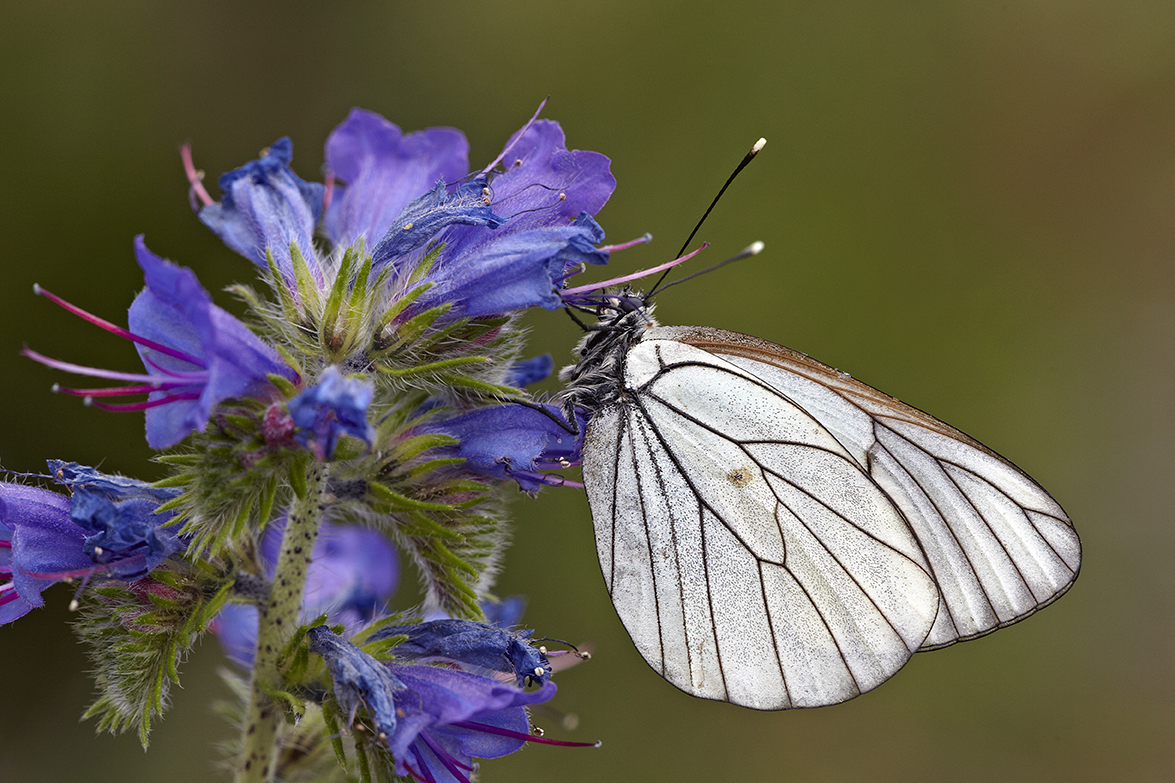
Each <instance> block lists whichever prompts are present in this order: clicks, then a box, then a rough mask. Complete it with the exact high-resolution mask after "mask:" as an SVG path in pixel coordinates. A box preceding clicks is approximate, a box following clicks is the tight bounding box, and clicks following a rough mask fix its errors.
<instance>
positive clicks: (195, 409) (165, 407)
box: [23, 235, 298, 449]
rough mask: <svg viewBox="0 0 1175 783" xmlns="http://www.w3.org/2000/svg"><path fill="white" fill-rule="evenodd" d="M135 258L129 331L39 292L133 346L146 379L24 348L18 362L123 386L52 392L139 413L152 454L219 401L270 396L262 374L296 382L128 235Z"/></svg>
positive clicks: (203, 294)
mask: <svg viewBox="0 0 1175 783" xmlns="http://www.w3.org/2000/svg"><path fill="white" fill-rule="evenodd" d="M135 256H136V258H137V259H138V262H139V266H140V267H142V269H143V274H144V277H145V279H146V282H147V287H146V288H145V289H144V290H143V291H142V293H140V294H139V295H138V296H137V297H135V301H134V302H133V303H132V304H131V307H130V312H129V315H128V325H129V327H130V329H129V330H126V329H120V328H119V327H117V326H115V325H114V324H111V323H109V322H107V321H104V320H102V319H100V318H97V317H96V316H93V315H90V314H89V313H87V312H85V311H83V310H80V309H79V308H76V307H74V306H73V305H70V304H68V303H66V302H64V301H63V300H61V299H59V298H57V297H55V296H53V295H52V294H50V293H49V292H47V291H44V290H41V291H40V292H41V293H42V294H44V295H45V296H48V297H49V298H50V299H52V300H53V301H55V302H57V303H58V304H60V305H62V306H63V307H65V308H66V309H69V310H70V311H71V312H74V313H75V314H77V315H80V316H82V317H83V318H85V319H86V320H88V321H91V322H92V323H95V324H97V325H98V326H101V327H102V328H104V329H106V330H107V331H110V332H113V333H115V334H118V335H119V336H121V337H125V338H127V339H129V340H131V341H133V342H134V343H135V344H136V345H135V347H136V349H137V350H138V352H139V357H140V358H141V359H142V360H143V366H144V367H145V368H146V370H147V372H146V374H144V375H136V374H131V373H119V372H113V371H109V370H101V369H97V368H93V367H83V366H80V365H76V364H71V363H68V362H62V361H58V360H56V359H50V358H48V357H45V356H42V355H41V354H39V353H36V352H35V351H32V350H30V349H28V348H26V349H25V350H24V351H23V353H24V355H25V356H28V357H30V358H32V359H34V360H36V361H38V362H41V363H42V364H45V365H47V366H49V367H53V368H56V369H60V370H65V371H67V372H72V373H77V374H79V375H87V376H90V377H96V378H107V379H111V380H119V381H127V382H128V383H129V384H130V385H127V386H120V387H113V388H105V389H64V388H58V391H61V392H64V393H66V394H73V395H77V396H84V397H86V398H87V400H88V401H89V402H91V403H92V404H93V405H94V407H97V408H102V409H104V410H120V411H128V410H143V411H146V419H147V443H148V444H150V445H151V447H152V448H157V449H159V448H166V447H168V446H173V445H175V444H176V443H179V442H180V441H181V440H183V439H184V438H185V437H187V436H188V435H189V434H190V433H192V432H197V431H203V429H204V427H205V426H206V425H207V424H208V420H209V418H210V417H211V415H212V411H213V409H215V408H216V406H217V405H218V404H219V403H221V402H223V401H224V400H227V399H231V398H235V397H247V398H254V399H267V398H268V397H269V396H270V395H271V394H272V393H273V385H272V383H271V382H270V380H269V375H270V374H275V375H280V376H282V377H284V378H287V379H289V380H291V381H294V380H296V379H297V378H298V374H297V373H296V372H295V371H294V370H293V369H292V368H291V367H290V366H289V365H288V364H286V362H284V361H283V360H282V358H281V356H280V355H278V353H277V351H275V350H273V349H272V348H270V347H269V346H268V345H266V344H265V343H263V342H262V341H261V340H260V339H259V338H258V337H257V336H256V335H255V334H253V332H251V331H250V330H249V328H248V327H247V326H245V325H244V324H243V323H241V322H240V321H238V320H237V319H236V318H234V317H233V316H231V315H229V314H228V313H227V312H225V311H224V310H222V309H220V308H219V307H217V306H216V305H214V304H212V298H211V297H210V296H209V295H208V292H207V291H205V290H204V288H203V287H202V286H201V285H200V282H199V280H197V279H196V275H195V274H194V273H193V272H192V271H191V270H190V269H185V268H183V267H178V266H175V265H174V264H171V263H169V262H167V261H165V260H163V259H162V258H160V257H159V256H157V255H155V254H154V253H152V252H151V251H150V250H148V249H147V245H146V244H145V243H144V242H143V237H142V236H141V235H140V236H138V237H135ZM144 393H145V394H147V399H146V401H143V402H137V403H105V402H98V401H95V400H96V399H104V398H108V397H122V396H128V395H133V394H144Z"/></svg>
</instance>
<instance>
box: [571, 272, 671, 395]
mask: <svg viewBox="0 0 1175 783" xmlns="http://www.w3.org/2000/svg"><path fill="white" fill-rule="evenodd" d="M592 304H593V309H594V311H595V314H596V318H597V322H596V323H595V324H593V325H591V326H587V327H586V329H587V333H586V334H585V335H584V336H583V339H581V340H580V341H579V345H577V346H576V348H575V358H576V363H575V364H570V365H568V366H566V367H564V368H563V369H562V370H561V371H560V373H559V379H560V380H561V381H563V382H565V383H566V384H567V388H566V389H565V390H564V391H563V392H562V394H561V395H560V397H561V398H562V400H563V405H564V408H565V409H567V410H568V411H570V410H572V409H574V408H575V407H581V408H585V409H587V411H588V412H589V413H591V412H594V411H596V410H599V409H600V408H601V407H603V406H605V405H608V404H610V403H611V402H613V401H614V400H615V399H616V397H617V395H618V394H619V392H620V387H621V379H622V377H623V374H624V357H625V355H627V353H628V350H629V349H630V348H631V347H632V346H633V344H635V343H637V342H639V341H640V339H641V337H642V336H643V335H644V333H645V332H646V331H648V330H649V329H652V328H653V327H655V326H657V321H656V320H655V319H654V318H653V303H652V302H650V301H649V300H648V298H647V297H646V296H644V295H643V294H641V293H640V292H639V291H634V290H633V289H631V288H628V287H625V288H623V289H621V290H619V291H617V292H615V293H605V294H602V295H601V296H599V297H598V298H596V299H595V300H594V302H593V303H592Z"/></svg>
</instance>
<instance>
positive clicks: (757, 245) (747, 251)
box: [645, 242, 763, 301]
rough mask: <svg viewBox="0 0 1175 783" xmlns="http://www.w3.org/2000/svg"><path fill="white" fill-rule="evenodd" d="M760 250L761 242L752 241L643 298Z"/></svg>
mask: <svg viewBox="0 0 1175 783" xmlns="http://www.w3.org/2000/svg"><path fill="white" fill-rule="evenodd" d="M762 252H763V243H762V242H752V243H751V244H749V245H747V246H746V247H744V248H743V249H742V252H739V253H735V254H734V255H733V256H731V257H730V258H728V259H726V260H725V261H719V262H718V263H717V264H715V265H714V266H708V267H706V268H705V269H699V270H698V271H697V272H694V273H693V274H689V275H686V276H685V277H683V278H681V279H679V280H674V281H673V282H672V283H666V284H665V285H663V286H661V287H660V288H654V289H653V290H652V291H650V292H649V293H648V294H647V295H646V296H645V300H646V301H647V300H649V299H652V298H653V294H659V293H661V292H662V291H664V290H665V289H666V288H672V287H673V286H675V285H677V284H678V283H684V282H685V281H686V280H692V279H694V278H695V277H697V276H698V275H704V274H706V273H707V272H713V271H714V270H715V269H721V268H722V267H724V266H726V265H727V264H733V263H734V262H735V261H742V260H743V259H744V258H750V257H751V256H757V255H759V254H760V253H762Z"/></svg>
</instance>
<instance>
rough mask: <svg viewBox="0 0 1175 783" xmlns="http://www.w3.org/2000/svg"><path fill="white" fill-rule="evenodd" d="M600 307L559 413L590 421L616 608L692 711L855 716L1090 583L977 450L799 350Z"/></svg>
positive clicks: (1048, 515) (591, 462) (1040, 504)
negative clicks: (709, 706)
mask: <svg viewBox="0 0 1175 783" xmlns="http://www.w3.org/2000/svg"><path fill="white" fill-rule="evenodd" d="M597 301H600V300H597ZM602 301H603V302H604V305H603V306H602V307H601V308H600V313H599V315H600V323H599V325H598V326H596V327H594V328H592V329H591V330H590V331H589V332H588V334H587V335H586V336H585V337H584V338H583V340H582V341H581V343H580V345H579V347H578V348H577V356H578V360H579V361H578V363H577V364H576V365H574V366H571V367H568V368H566V369H565V370H564V371H563V374H562V377H563V378H564V380H566V381H568V382H569V387H568V389H567V391H566V392H565V393H564V395H565V396H564V403H565V405H566V406H567V408H568V410H570V409H571V408H574V407H577V408H580V409H584V410H586V411H587V412H588V413H589V414H590V420H589V424H588V429H587V433H586V437H585V441H584V447H583V476H584V485H585V486H586V488H587V494H588V500H589V502H590V504H591V511H592V519H593V522H594V524H595V535H596V548H597V550H598V554H599V558H600V566H601V569H602V570H603V574H604V581H605V583H606V584H607V587H608V591H609V593H610V594H611V596H612V602H613V604H614V605H615V607H616V611H617V612H618V613H619V615H620V618H621V620H622V621H623V623H624V626H625V628H627V629H628V632H629V634H630V635H631V637H632V640H633V642H634V643H635V644H636V647H637V649H638V650H639V651H640V653H641V655H643V656H644V658H645V660H646V661H648V663H649V665H650V666H652V667H653V669H655V670H656V671H657V672H658V673H659V674H660V675H661V676H663V677H664V678H665V679H667V680H669V682H671V683H673V684H674V685H676V686H677V687H678V688H680V689H682V690H683V691H686V692H687V693H691V694H693V695H695V696H700V697H703V698H707V699H717V700H721V701H728V702H732V703H734V704H739V705H742V706H745V707H752V708H755V709H762V710H776V709H786V708H790V707H819V706H822V705H827V704H835V703H838V702H842V701H846V700H848V699H851V698H853V697H855V696H857V695H859V694H861V693H864V692H865V691H868V690H870V689H872V688H874V687H876V686H878V685H880V684H881V683H882V682H884V681H885V680H887V679H889V678H890V677H892V676H893V675H894V674H895V673H896V672H897V671H898V669H900V668H901V667H902V666H903V665H905V663H906V661H907V660H908V659H909V658H910V656H911V655H912V654H913V653H915V652H918V651H920V650H932V649H937V648H939V647H944V646H946V645H949V644H953V643H954V642H957V641H962V640H965V639H972V638H975V637H977V636H982V635H983V634H986V633H990V632H991V631H994V630H996V629H997V628H1002V627H1003V626H1005V625H1009V624H1011V623H1014V622H1016V621H1017V620H1020V619H1022V618H1024V617H1026V616H1028V615H1029V614H1032V613H1033V612H1035V611H1036V610H1037V609H1040V608H1041V607H1043V606H1046V605H1048V604H1049V603H1051V602H1052V601H1055V600H1056V599H1057V598H1058V597H1060V596H1061V594H1063V593H1064V592H1065V591H1066V590H1067V589H1068V588H1069V586H1070V585H1071V584H1072V583H1073V580H1074V579H1075V578H1076V577H1077V571H1078V568H1079V564H1080V558H1081V544H1080V541H1079V540H1078V538H1077V534H1076V532H1075V531H1074V529H1073V525H1072V523H1071V522H1070V521H1069V518H1068V517H1067V516H1066V515H1065V512H1064V511H1063V510H1062V509H1061V507H1060V506H1059V505H1058V504H1057V503H1056V501H1054V500H1053V499H1052V497H1050V496H1049V494H1048V493H1047V492H1045V490H1044V489H1042V488H1041V487H1040V486H1039V485H1038V484H1037V483H1036V482H1034V481H1033V480H1032V479H1031V478H1029V477H1028V476H1027V475H1026V474H1025V473H1024V472H1023V471H1021V470H1020V469H1019V468H1017V467H1016V466H1015V465H1013V464H1012V463H1011V462H1009V461H1007V460H1006V459H1004V458H1003V457H1001V456H999V455H998V454H996V453H995V452H993V451H991V450H990V449H988V448H987V447H985V446H983V445H982V444H980V443H979V442H978V441H975V440H973V439H972V438H970V437H968V436H967V435H964V434H963V433H961V432H959V431H958V430H956V429H954V428H953V427H951V426H949V425H947V424H944V423H943V422H941V421H939V420H938V419H935V418H933V417H932V416H929V415H927V414H925V413H923V412H921V411H919V410H916V409H915V408H912V407H910V406H908V405H906V404H904V403H902V402H899V401H898V400H896V399H894V398H892V397H890V396H888V395H886V394H883V393H881V392H879V391H877V390H876V389H874V388H872V387H870V386H867V385H865V384H863V383H861V382H859V381H857V380H854V379H853V378H851V377H849V375H847V374H846V373H842V372H839V371H837V370H835V369H833V368H831V367H829V366H827V365H824V364H821V363H820V362H817V361H815V360H814V359H810V358H808V357H807V356H805V355H803V354H801V353H797V352H796V351H793V350H791V349H789V348H784V347H783V346H780V345H775V344H774V343H770V342H767V341H765V340H760V339H757V338H754V337H748V336H746V335H742V334H736V333H734V332H727V331H722V330H720V329H711V328H707V327H698V326H679V327H662V326H658V325H657V324H656V322H655V321H653V319H652V316H651V309H652V308H651V305H648V304H647V302H646V300H645V299H644V298H642V297H640V296H639V295H637V294H634V293H632V292H631V291H625V292H624V293H622V294H619V295H615V296H611V297H606V298H604V299H603V300H602Z"/></svg>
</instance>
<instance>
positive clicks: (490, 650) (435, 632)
mask: <svg viewBox="0 0 1175 783" xmlns="http://www.w3.org/2000/svg"><path fill="white" fill-rule="evenodd" d="M400 634H406V635H407V636H408V639H407V641H403V642H400V643H399V644H397V645H396V647H395V649H394V652H395V655H396V657H397V658H404V659H406V660H410V661H416V660H428V659H434V658H447V659H449V660H453V661H457V662H458V663H462V664H465V665H466V666H471V667H474V668H475V670H482V669H484V670H486V671H488V672H505V673H509V674H513V675H514V677H515V680H516V681H517V683H518V687H520V688H521V687H522V686H524V685H527V684H529V683H531V682H537V683H539V684H540V685H541V684H543V683H545V682H547V681H548V680H549V679H551V662H550V661H548V660H547V656H546V654H545V653H544V652H543V651H541V650H538V649H535V648H534V647H532V646H531V644H530V637H531V636H533V635H534V631H529V630H528V631H507V630H504V629H502V628H495V627H494V626H492V625H486V624H485V623H476V622H473V621H471V620H432V621H430V622H425V623H417V624H415V625H396V626H386V627H384V628H381V629H379V631H377V632H376V633H374V634H373V635H372V637H371V638H372V640H373V641H374V640H376V639H386V638H388V637H389V636H398V635H400Z"/></svg>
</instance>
